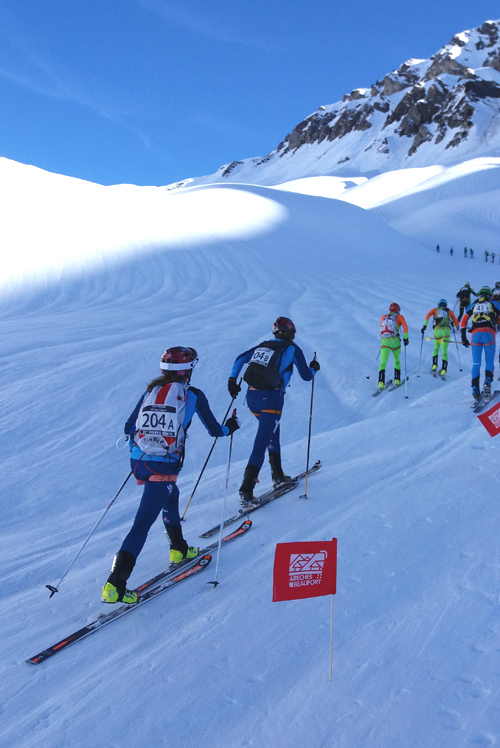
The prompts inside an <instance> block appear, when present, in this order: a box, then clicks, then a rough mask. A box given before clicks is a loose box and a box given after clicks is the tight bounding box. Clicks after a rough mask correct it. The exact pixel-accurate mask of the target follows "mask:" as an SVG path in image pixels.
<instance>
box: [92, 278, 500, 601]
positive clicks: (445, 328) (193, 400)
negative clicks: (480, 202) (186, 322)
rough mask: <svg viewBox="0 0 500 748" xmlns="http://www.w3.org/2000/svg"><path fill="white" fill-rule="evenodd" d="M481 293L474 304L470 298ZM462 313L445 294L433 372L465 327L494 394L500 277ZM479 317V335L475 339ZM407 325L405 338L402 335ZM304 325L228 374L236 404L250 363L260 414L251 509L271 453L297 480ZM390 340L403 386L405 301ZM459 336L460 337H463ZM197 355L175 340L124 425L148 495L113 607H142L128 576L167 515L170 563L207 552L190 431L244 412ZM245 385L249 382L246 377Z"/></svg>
mask: <svg viewBox="0 0 500 748" xmlns="http://www.w3.org/2000/svg"><path fill="white" fill-rule="evenodd" d="M472 296H475V297H476V299H475V300H474V301H472V300H471V297H472ZM457 300H458V302H459V316H458V319H457V317H456V316H455V314H454V312H453V311H452V310H451V309H449V308H448V304H447V301H446V299H440V300H439V301H438V303H437V305H436V307H434V308H433V309H430V310H429V312H428V313H427V314H426V315H425V319H424V322H423V326H422V329H421V333H422V341H423V336H424V334H425V332H426V330H427V327H428V324H429V322H430V321H431V320H432V324H433V338H434V350H433V353H432V366H431V369H432V371H433V372H435V371H437V369H438V366H439V350H440V349H441V359H442V360H441V368H440V370H439V374H440V375H441V376H443V377H444V376H445V375H446V372H447V367H448V346H449V344H450V334H451V332H452V331H453V333H454V332H455V329H459V328H460V330H461V342H462V344H463V345H464V346H466V347H469V346H471V348H472V392H473V396H474V398H475V399H478V398H479V397H480V386H479V383H480V368H481V359H482V353H483V351H484V355H485V368H486V370H485V379H484V387H483V392H486V393H487V392H489V391H490V389H491V382H492V380H493V372H494V358H495V334H496V330H497V328H498V326H500V282H498V283H496V284H495V289H494V290H493V291H492V290H491V289H490V288H489V287H488V286H482V287H481V289H480V290H479V293H477V294H476V292H475V291H474V290H473V289H472V288H471V286H470V283H465V284H464V286H463V287H462V288H461V289H460V290H459V292H458V293H457ZM469 323H470V331H471V338H470V341H469V339H468V338H467V327H468V325H469ZM401 330H402V338H401ZM296 332H297V331H296V327H295V325H294V323H293V322H292V320H291V319H289V318H288V317H278V319H277V320H276V321H275V322H274V325H273V339H271V340H265V341H263V342H262V343H260V344H259V345H257V346H254V347H252V348H249V349H248V350H246V351H245V352H244V353H241V354H240V355H239V356H237V358H236V360H235V361H234V364H233V367H232V369H231V372H230V375H229V379H228V385H227V387H228V391H229V394H230V396H231V398H232V400H233V401H234V399H235V398H236V397H237V396H238V395H239V393H240V391H241V384H240V383H239V382H238V381H237V380H238V376H239V374H240V372H241V370H242V369H243V367H244V366H245V365H246V366H247V368H246V371H245V375H244V377H243V379H244V381H245V383H246V384H247V385H248V389H247V393H246V402H247V405H248V408H249V409H250V411H251V412H252V413H253V414H254V415H255V416H256V418H257V420H258V426H257V433H256V436H255V440H254V444H253V448H252V452H251V454H250V457H249V459H248V463H247V465H246V467H245V471H244V475H243V480H242V483H241V486H240V490H239V498H240V503H241V505H242V507H244V508H245V507H249V506H253V505H258V499H257V498H256V497H255V496H254V493H253V491H254V487H255V484H256V482H257V479H258V475H259V472H260V469H261V467H262V465H263V462H264V458H265V454H266V450H267V451H268V454H269V463H270V466H271V475H272V481H273V486H274V487H278V486H280V485H281V484H282V483H286V482H287V481H289V480H290V477H289V476H287V475H286V474H285V473H284V471H283V467H282V464H281V446H280V419H281V414H282V411H283V405H284V397H285V390H286V388H287V386H288V384H289V382H290V378H291V376H292V372H293V367H294V366H295V368H296V369H297V371H298V373H299V375H300V377H301V378H302V379H303V380H304V381H311V380H312V379H313V378H314V376H315V375H316V373H317V372H318V371H319V368H320V366H319V363H318V361H317V360H316V357H314V358H313V359H312V361H310V363H309V365H307V363H306V359H305V357H304V354H303V352H302V350H301V349H300V347H299V346H298V345H297V344H296V343H295V342H294V338H295V334H296ZM380 334H381V338H382V344H381V351H380V367H379V382H378V386H379V388H380V389H384V388H385V386H386V383H385V371H386V367H387V364H388V360H389V356H390V354H391V352H392V356H393V359H394V385H395V386H396V387H397V386H399V385H401V383H402V381H403V380H402V378H401V362H400V352H401V340H402V342H403V345H405V346H407V345H408V344H409V337H408V324H407V322H406V320H405V318H404V316H403V315H402V314H401V308H400V306H399V304H397V303H395V302H393V303H392V304H391V305H390V307H389V312H388V313H387V314H384V315H382V317H381V320H380ZM455 342H456V341H455ZM197 361H198V355H197V352H196V351H195V350H194V349H193V348H187V347H182V346H176V347H173V348H168V349H167V350H166V351H165V353H164V354H163V356H162V358H161V361H160V368H161V375H160V376H158V377H156V378H155V379H153V380H152V381H151V382H150V383H149V384H148V385H147V388H146V392H145V393H144V394H143V395H142V396H141V398H140V400H139V402H138V403H137V405H136V406H135V408H134V410H133V411H132V413H131V414H130V416H129V418H128V420H127V422H126V424H125V434H126V436H127V437H128V439H129V446H130V461H131V468H132V473H133V475H134V476H135V478H136V480H137V482H138V483H139V484H141V485H143V486H144V489H143V494H142V498H141V501H140V504H139V508H138V510H137V513H136V516H135V519H134V522H133V524H132V527H131V529H130V531H129V533H128V534H127V536H126V537H125V539H124V541H123V543H122V545H121V547H120V550H119V551H118V553H117V554H116V556H115V557H114V560H113V565H112V569H111V573H110V575H109V577H108V580H107V582H106V584H105V585H104V587H103V591H102V600H103V602H106V603H116V602H124V603H130V604H133V603H136V602H137V600H138V595H137V593H136V592H135V591H133V590H129V589H127V581H128V579H129V577H130V575H131V573H132V570H133V568H134V566H135V563H136V560H137V557H138V556H139V554H140V552H141V550H142V548H143V546H144V544H145V542H146V538H147V535H148V533H149V530H150V529H151V527H152V525H153V523H154V522H155V520H156V519H157V517H158V516H159V514H160V512H161V513H162V519H163V524H164V526H165V531H166V534H167V537H168V540H169V544H170V562H171V563H172V564H178V563H180V562H181V561H183V560H184V559H190V558H195V557H196V556H197V555H198V552H199V549H198V548H197V547H194V546H189V545H188V543H187V542H186V540H185V539H184V536H183V533H182V527H181V519H180V515H179V490H178V488H177V478H178V475H179V472H180V470H181V468H182V464H183V459H184V442H185V437H186V432H187V430H188V428H189V425H190V423H191V420H192V418H193V416H194V415H195V414H196V415H197V416H198V417H199V418H200V420H201V421H202V423H203V425H204V426H205V428H206V429H207V431H208V432H209V434H210V435H211V436H214V437H222V436H230V435H232V434H233V433H234V432H235V431H236V430H237V429H239V428H240V424H239V421H238V419H237V418H236V416H235V415H232V416H230V417H229V418H228V419H227V420H226V421H225V423H224V424H220V423H219V422H218V421H217V419H216V418H215V416H214V415H213V413H212V411H211V409H210V406H209V403H208V400H207V398H206V396H205V394H204V393H203V392H202V391H201V390H200V389H198V388H196V387H193V386H192V385H191V375H192V372H193V369H194V367H195V365H196V363H197ZM240 382H241V379H240Z"/></svg>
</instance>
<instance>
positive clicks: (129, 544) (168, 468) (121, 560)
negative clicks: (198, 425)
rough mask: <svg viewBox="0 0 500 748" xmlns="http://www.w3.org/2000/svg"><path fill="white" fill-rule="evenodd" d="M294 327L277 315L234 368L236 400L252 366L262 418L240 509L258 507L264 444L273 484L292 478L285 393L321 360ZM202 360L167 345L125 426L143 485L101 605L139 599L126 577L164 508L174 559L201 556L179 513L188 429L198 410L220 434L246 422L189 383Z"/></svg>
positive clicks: (252, 400)
mask: <svg viewBox="0 0 500 748" xmlns="http://www.w3.org/2000/svg"><path fill="white" fill-rule="evenodd" d="M296 332H297V330H296V328H295V325H294V323H293V322H292V320H291V319H289V318H288V317H278V319H277V320H276V321H275V322H274V325H273V336H274V337H273V339H272V340H265V341H263V342H262V343H260V344H259V345H257V346H254V347H253V348H249V349H248V350H247V351H245V352H244V353H242V354H240V355H239V356H238V357H237V358H236V360H235V362H234V364H233V367H232V370H231V372H230V376H229V379H228V391H229V394H230V395H231V397H232V399H233V401H234V399H235V398H236V397H237V396H238V394H239V393H240V391H241V385H240V384H239V383H238V381H237V378H238V375H239V373H240V371H241V369H242V368H243V366H244V365H245V364H248V366H247V369H246V372H245V375H244V377H243V379H244V380H245V382H246V383H247V384H248V390H247V393H246V401H247V405H248V407H249V409H250V411H251V412H252V413H253V414H254V415H255V416H256V418H257V420H258V427H257V434H256V437H255V441H254V445H253V449H252V452H251V454H250V457H249V459H248V464H247V466H246V468H245V473H244V476H243V481H242V484H241V487H240V491H239V495H240V503H241V505H242V507H249V506H252V505H258V499H257V498H256V497H255V496H254V493H253V490H254V486H255V484H256V482H257V478H258V475H259V471H260V469H261V467H262V464H263V462H264V458H265V453H266V449H267V450H268V453H269V462H270V465H271V475H272V481H273V486H275V487H278V486H279V485H281V484H283V483H287V482H288V481H290V480H291V479H290V477H289V476H288V475H286V474H285V473H284V472H283V468H282V465H281V447H280V419H281V413H282V411H283V405H284V398H285V390H286V388H287V386H288V384H289V382H290V378H291V376H292V372H293V367H294V366H295V368H296V369H297V371H298V373H299V375H300V377H301V378H302V379H303V380H305V381H306V382H307V381H311V380H312V379H313V378H314V376H315V375H316V373H317V372H318V371H319V368H320V365H319V363H318V361H317V360H316V358H315V357H314V358H313V360H312V361H311V362H310V364H309V366H308V365H307V363H306V359H305V357H304V354H303V352H302V350H301V349H300V347H299V346H298V345H297V344H296V343H294V338H295V334H296ZM197 361H198V355H197V353H196V351H195V350H194V348H184V347H181V346H176V347H173V348H169V349H167V350H166V351H165V353H164V354H163V356H162V358H161V361H160V368H161V370H162V373H161V375H160V376H158V377H156V378H155V379H153V380H152V381H151V382H150V383H149V384H148V386H147V388H146V392H145V393H144V394H143V395H142V396H141V398H140V400H139V402H138V403H137V405H136V406H135V408H134V410H133V411H132V413H131V414H130V416H129V418H128V420H127V422H126V424H125V435H126V436H127V437H128V439H129V446H130V461H131V468H132V472H133V475H134V476H135V478H136V479H137V482H138V483H139V484H141V485H143V486H144V489H143V494H142V498H141V501H140V504H139V508H138V510H137V513H136V516H135V519H134V522H133V524H132V527H131V529H130V531H129V533H128V534H127V536H126V538H125V539H124V541H123V543H122V545H121V547H120V550H119V551H118V553H117V554H116V556H115V557H114V560H113V565H112V568H111V573H110V575H109V577H108V580H107V582H106V584H105V585H104V587H103V590H102V601H103V602H106V603H116V602H123V603H129V604H133V603H136V602H137V600H138V595H137V592H135V591H133V590H129V589H127V581H128V579H129V577H130V575H131V573H132V570H133V568H134V566H135V563H136V560H137V557H138V555H139V554H140V552H141V550H142V548H143V546H144V543H145V542H146V538H147V535H148V533H149V530H150V529H151V527H152V525H153V523H154V522H155V520H156V519H157V517H158V516H159V514H160V512H161V513H162V519H163V524H164V526H165V531H166V534H167V537H168V540H169V544H170V562H171V564H178V563H180V562H181V561H183V560H184V559H189V558H195V557H196V556H197V555H198V552H199V549H198V548H196V547H194V546H188V544H187V542H186V540H185V539H184V536H183V533H182V527H181V519H180V514H179V490H178V488H177V478H178V475H179V472H180V470H181V468H182V464H183V459H184V442H185V437H186V432H187V430H188V428H189V425H190V423H191V420H192V418H193V416H194V414H196V415H197V416H198V417H199V418H200V420H201V422H202V423H203V425H204V426H205V428H206V429H207V431H208V432H209V434H210V435H211V436H214V437H220V436H230V435H232V434H233V433H234V432H235V431H236V430H237V429H239V428H240V424H239V421H238V419H237V418H236V416H235V415H232V416H231V417H229V418H228V419H227V420H226V421H225V423H224V424H220V423H219V422H218V421H217V419H216V418H215V416H214V415H213V413H212V411H211V409H210V406H209V404H208V400H207V398H206V396H205V394H204V393H203V392H202V391H201V390H200V389H198V388H196V387H193V386H192V385H191V384H190V382H191V375H192V372H193V368H194V367H195V365H196V363H197ZM240 381H241V380H240Z"/></svg>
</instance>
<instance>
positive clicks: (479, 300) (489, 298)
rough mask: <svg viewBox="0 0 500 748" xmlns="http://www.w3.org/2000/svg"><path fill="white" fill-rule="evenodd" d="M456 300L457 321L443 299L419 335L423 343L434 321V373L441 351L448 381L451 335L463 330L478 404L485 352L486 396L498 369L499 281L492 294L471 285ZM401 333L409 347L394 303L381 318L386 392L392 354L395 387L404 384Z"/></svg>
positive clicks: (381, 385)
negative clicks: (469, 350)
mask: <svg viewBox="0 0 500 748" xmlns="http://www.w3.org/2000/svg"><path fill="white" fill-rule="evenodd" d="M472 296H476V299H475V301H472V300H471V297H472ZM457 299H458V302H459V316H458V319H457V317H456V316H455V313H454V312H453V311H452V310H451V309H449V308H448V302H447V301H446V299H440V300H439V301H438V303H437V306H436V307H435V308H433V309H431V310H430V311H429V312H427V314H426V315H425V319H424V323H423V326H422V329H421V331H420V332H421V333H422V341H423V336H424V334H425V332H426V330H427V325H428V324H429V321H430V320H431V319H432V323H433V339H434V350H433V352H432V365H431V371H432V372H437V370H438V367H439V350H440V349H441V368H440V370H439V374H440V376H441V377H445V376H446V372H447V369H448V346H449V344H450V335H451V333H452V332H453V334H454V333H455V330H458V329H460V332H461V343H462V345H464V346H465V347H467V348H469V347H471V350H472V373H471V380H472V381H471V387H472V395H473V397H474V399H475V400H479V398H480V396H481V391H480V372H481V360H482V355H483V352H484V359H485V374H484V384H483V393H485V394H490V393H491V383H492V381H493V373H494V365H495V341H496V332H497V330H499V329H500V281H498V282H497V283H496V284H495V288H494V289H493V290H492V289H491V288H490V287H489V286H482V287H481V289H480V290H479V293H476V292H475V291H474V290H473V289H472V288H471V285H470V283H465V284H464V285H463V286H462V288H461V289H460V290H459V291H458V293H457ZM400 329H402V330H403V343H404V345H408V343H409V339H408V325H407V323H406V320H405V318H404V317H403V315H402V314H401V309H400V307H399V304H396V303H392V304H391V305H390V307H389V313H388V314H384V315H382V317H381V320H380V334H381V336H382V347H381V351H380V367H379V382H378V386H379V389H385V386H386V385H385V370H386V367H387V362H388V358H389V354H390V352H391V351H392V354H393V358H394V385H395V386H396V387H397V386H399V385H400V384H401V382H402V380H401V364H400V351H401V335H400ZM467 329H469V330H470V334H471V336H470V341H469V339H468V337H467ZM455 342H456V341H455Z"/></svg>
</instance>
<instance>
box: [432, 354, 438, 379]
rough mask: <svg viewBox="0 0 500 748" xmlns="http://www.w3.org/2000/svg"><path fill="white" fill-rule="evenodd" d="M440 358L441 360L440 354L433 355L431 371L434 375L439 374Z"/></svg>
mask: <svg viewBox="0 0 500 748" xmlns="http://www.w3.org/2000/svg"><path fill="white" fill-rule="evenodd" d="M438 360H439V356H433V357H432V366H431V371H432V373H433V374H434V376H435V375H436V374H437V368H438Z"/></svg>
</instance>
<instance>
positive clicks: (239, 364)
mask: <svg viewBox="0 0 500 748" xmlns="http://www.w3.org/2000/svg"><path fill="white" fill-rule="evenodd" d="M254 351H255V346H254V347H253V348H250V350H248V351H245V353H240V355H239V356H238V358H237V359H236V361H235V362H234V364H233V368H232V369H231V374H230V375H229V376H230V377H234V378H235V379H236V377H237V376H238V374H239V373H240V371H241V370H242V368H243V367H244V365H245V364H248V362H249V361H250V359H251V358H252V356H253V352H254Z"/></svg>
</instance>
